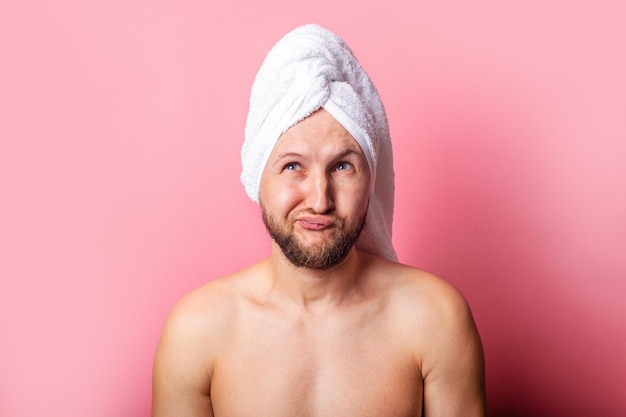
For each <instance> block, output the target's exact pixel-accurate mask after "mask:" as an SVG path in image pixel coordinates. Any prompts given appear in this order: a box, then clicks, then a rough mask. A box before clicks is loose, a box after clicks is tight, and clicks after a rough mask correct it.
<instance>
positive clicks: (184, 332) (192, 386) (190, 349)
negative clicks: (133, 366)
mask: <svg viewBox="0 0 626 417" xmlns="http://www.w3.org/2000/svg"><path fill="white" fill-rule="evenodd" d="M188 298H189V297H188ZM194 304H197V303H194V302H193V300H189V299H183V301H181V302H180V303H179V304H178V305H177V306H176V307H175V308H174V310H173V311H172V313H171V314H170V316H169V317H168V319H167V322H166V324H165V327H164V330H163V333H162V335H161V339H160V341H159V344H158V347H157V351H156V354H155V359H154V367H153V375H152V417H171V416H189V417H213V411H212V408H211V398H210V387H211V372H212V368H213V360H214V342H215V341H214V340H212V337H211V335H212V332H211V328H212V327H213V326H212V323H211V317H210V315H207V314H206V313H205V312H202V311H199V310H198V308H196V306H195V305H194Z"/></svg>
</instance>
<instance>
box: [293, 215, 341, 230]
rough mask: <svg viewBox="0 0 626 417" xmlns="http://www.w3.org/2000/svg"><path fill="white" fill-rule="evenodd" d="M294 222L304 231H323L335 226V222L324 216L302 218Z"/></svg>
mask: <svg viewBox="0 0 626 417" xmlns="http://www.w3.org/2000/svg"><path fill="white" fill-rule="evenodd" d="M296 222H297V223H298V224H299V225H300V226H301V227H302V228H304V229H306V230H324V229H328V228H329V227H333V226H334V225H335V221H334V220H333V219H330V218H328V217H325V216H302V217H299V218H298V220H296Z"/></svg>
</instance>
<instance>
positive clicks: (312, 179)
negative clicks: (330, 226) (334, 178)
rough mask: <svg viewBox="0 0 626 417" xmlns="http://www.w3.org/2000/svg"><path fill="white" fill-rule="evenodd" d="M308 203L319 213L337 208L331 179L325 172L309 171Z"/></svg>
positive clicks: (309, 206)
mask: <svg viewBox="0 0 626 417" xmlns="http://www.w3.org/2000/svg"><path fill="white" fill-rule="evenodd" d="M307 185H308V187H307V190H306V191H307V205H308V208H309V209H311V210H312V211H313V212H315V213H317V214H326V213H328V212H330V211H332V210H333V209H334V208H335V203H334V200H333V187H332V183H331V179H330V178H329V176H328V174H327V173H325V172H315V173H309V178H308V181H307Z"/></svg>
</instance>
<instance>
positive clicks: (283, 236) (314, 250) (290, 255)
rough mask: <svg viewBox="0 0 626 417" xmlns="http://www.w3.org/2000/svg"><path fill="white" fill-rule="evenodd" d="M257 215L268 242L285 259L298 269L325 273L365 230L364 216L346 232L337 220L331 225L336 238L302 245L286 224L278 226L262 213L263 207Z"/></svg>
mask: <svg viewBox="0 0 626 417" xmlns="http://www.w3.org/2000/svg"><path fill="white" fill-rule="evenodd" d="M261 213H262V215H263V223H264V224H265V227H266V228H267V231H268V233H269V235H270V237H271V238H272V240H274V242H276V244H277V245H278V246H279V247H280V249H281V251H282V252H283V254H284V255H285V257H286V258H287V260H288V261H289V262H290V263H291V264H293V265H294V266H296V267H298V268H307V269H316V270H325V269H330V268H332V267H334V266H336V265H339V264H340V263H341V261H343V260H344V258H345V257H346V256H347V255H348V252H350V249H352V247H353V246H354V245H355V243H356V242H357V240H358V239H359V236H360V234H361V231H362V230H363V228H364V227H365V215H363V216H362V217H361V218H360V219H359V221H358V222H357V223H356V225H355V226H354V227H352V228H349V229H346V225H345V222H344V221H342V220H340V219H337V221H336V223H335V226H334V227H335V229H336V236H335V239H334V240H333V241H332V242H329V243H323V244H320V245H315V246H305V245H303V244H302V243H301V242H299V241H298V240H297V238H296V236H295V234H294V233H293V232H292V231H291V230H289V228H288V226H287V225H286V224H280V222H279V221H278V220H277V219H275V218H274V217H272V216H271V215H270V214H269V213H268V212H267V211H266V210H265V208H264V207H263V205H261Z"/></svg>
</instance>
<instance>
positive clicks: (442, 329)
mask: <svg viewBox="0 0 626 417" xmlns="http://www.w3.org/2000/svg"><path fill="white" fill-rule="evenodd" d="M378 268H381V269H380V271H381V272H380V273H379V274H378V275H379V276H380V281H381V282H384V281H385V280H388V281H389V282H390V283H389V284H388V288H389V290H388V306H389V307H388V308H389V309H390V311H391V313H392V314H391V316H392V318H393V320H394V321H395V322H396V323H400V324H399V325H400V326H402V331H403V333H404V334H406V335H408V336H407V337H409V338H410V340H409V341H408V342H407V343H409V344H410V346H412V348H411V349H412V351H413V352H414V355H415V360H416V362H417V363H418V366H419V368H420V370H421V371H422V375H423V376H425V375H426V374H427V373H428V372H429V370H430V369H431V368H432V367H433V366H434V364H435V363H437V362H438V361H440V360H441V359H442V358H441V355H445V354H452V353H453V351H455V350H456V349H458V348H461V347H463V346H465V347H466V348H469V347H470V346H471V347H473V349H474V350H475V352H476V355H477V356H480V354H481V349H482V347H481V344H480V337H479V335H478V331H477V329H476V325H475V323H474V318H473V315H472V312H471V309H470V306H469V305H468V303H467V301H466V299H465V297H464V296H463V294H462V293H461V292H460V291H459V290H458V289H457V288H456V287H455V286H453V285H452V284H451V283H449V282H448V281H446V280H445V279H443V278H441V277H439V276H437V275H435V274H433V273H430V272H427V271H424V270H421V269H417V268H414V267H411V266H407V265H403V264H400V263H395V262H389V261H385V262H384V263H381V264H380V265H379V266H378ZM381 285H383V284H381Z"/></svg>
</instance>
